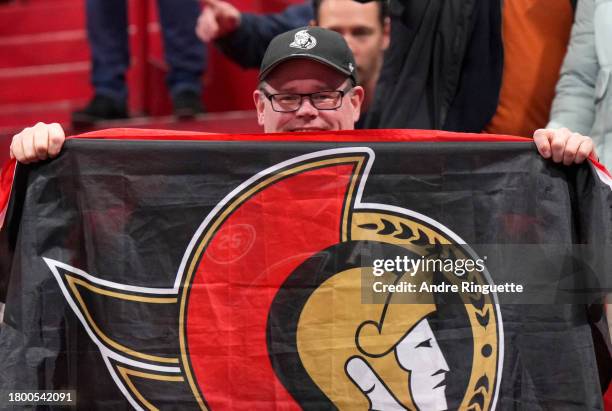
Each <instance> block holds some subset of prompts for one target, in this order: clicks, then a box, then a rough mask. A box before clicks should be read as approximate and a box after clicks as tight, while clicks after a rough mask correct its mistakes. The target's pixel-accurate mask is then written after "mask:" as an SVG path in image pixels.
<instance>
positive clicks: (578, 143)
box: [533, 128, 597, 166]
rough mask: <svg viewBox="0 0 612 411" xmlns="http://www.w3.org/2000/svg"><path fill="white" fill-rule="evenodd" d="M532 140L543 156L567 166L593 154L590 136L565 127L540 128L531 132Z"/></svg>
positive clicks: (578, 162)
mask: <svg viewBox="0 0 612 411" xmlns="http://www.w3.org/2000/svg"><path fill="white" fill-rule="evenodd" d="M533 141H534V142H535V144H536V146H537V148H538V151H539V152H540V154H541V155H542V157H544V158H552V160H553V161H554V162H555V163H561V162H563V164H565V165H566V166H569V165H570V164H572V163H576V164H580V163H582V162H583V161H584V160H586V159H587V158H588V157H589V156H590V155H591V154H593V155H595V158H597V155H596V154H595V146H594V145H593V140H592V139H591V138H590V137H587V136H583V135H582V134H578V133H572V132H571V131H570V130H568V129H567V128H559V129H552V128H545V129H544V128H541V129H539V130H536V132H535V133H533Z"/></svg>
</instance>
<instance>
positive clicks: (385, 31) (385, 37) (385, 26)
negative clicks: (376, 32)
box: [382, 17, 391, 50]
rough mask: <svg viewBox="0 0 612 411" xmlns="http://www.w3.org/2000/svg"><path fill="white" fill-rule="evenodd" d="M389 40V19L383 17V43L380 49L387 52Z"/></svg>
mask: <svg viewBox="0 0 612 411" xmlns="http://www.w3.org/2000/svg"><path fill="white" fill-rule="evenodd" d="M390 38H391V19H390V18H389V17H385V24H383V43H382V49H383V50H387V48H388V47H389V41H390Z"/></svg>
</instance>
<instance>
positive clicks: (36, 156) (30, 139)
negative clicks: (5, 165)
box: [10, 123, 66, 164]
mask: <svg viewBox="0 0 612 411" xmlns="http://www.w3.org/2000/svg"><path fill="white" fill-rule="evenodd" d="M64 140H66V137H65V135H64V130H63V129H62V127H61V126H60V125H59V124H57V123H52V124H45V123H37V124H36V125H35V126H34V127H27V128H25V129H23V131H21V133H19V134H15V135H14V136H13V141H12V142H11V149H10V150H11V151H10V155H11V158H14V159H16V160H17V161H19V162H20V163H25V164H27V163H32V162H36V161H39V160H46V159H47V158H53V157H55V156H57V155H58V154H59V152H60V150H61V148H62V146H63V145H64Z"/></svg>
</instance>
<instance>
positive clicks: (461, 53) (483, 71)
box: [366, 0, 503, 132]
mask: <svg viewBox="0 0 612 411" xmlns="http://www.w3.org/2000/svg"><path fill="white" fill-rule="evenodd" d="M390 13H391V44H390V47H389V50H388V51H387V54H386V56H385V62H384V64H383V68H382V72H381V76H380V80H379V83H378V86H377V90H376V96H375V99H374V102H373V105H372V107H371V109H370V112H369V116H368V121H367V123H366V127H367V128H421V129H443V130H452V131H465V132H480V131H481V130H482V129H483V128H484V126H485V125H486V124H487V123H488V122H489V120H490V119H491V117H492V116H493V114H494V113H495V110H496V107H497V101H498V97H499V89H500V86H501V78H502V69H503V46H502V38H501V2H500V1H491V0H429V1H413V0H391V1H390Z"/></svg>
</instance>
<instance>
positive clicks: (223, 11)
mask: <svg viewBox="0 0 612 411" xmlns="http://www.w3.org/2000/svg"><path fill="white" fill-rule="evenodd" d="M313 11H314V14H313ZM388 14H389V13H388V8H387V3H386V2H384V1H376V2H372V3H367V4H362V3H358V2H356V1H354V0H314V1H312V2H310V1H309V2H306V3H303V4H299V5H294V6H291V7H288V8H287V9H286V10H285V11H283V12H282V13H276V14H267V15H254V14H250V13H241V12H240V11H239V10H238V9H237V8H235V7H234V6H232V5H231V4H229V3H227V2H224V1H220V0H206V1H205V7H204V10H203V11H202V14H201V15H200V18H199V19H198V25H197V28H196V32H197V34H198V36H199V37H200V39H202V40H203V41H205V42H210V41H215V42H216V45H217V46H218V47H219V48H220V49H221V51H222V52H223V53H224V54H225V55H226V56H228V57H229V58H230V59H232V60H233V61H235V62H237V63H238V64H240V65H241V66H243V67H246V68H250V67H257V66H259V65H260V63H261V59H262V57H263V54H264V52H265V49H266V47H267V45H268V43H269V42H270V40H272V38H273V37H274V36H276V35H277V34H280V33H282V32H284V31H286V30H289V29H293V28H296V27H299V26H303V25H305V24H310V25H312V26H315V25H316V26H320V27H323V28H326V29H330V30H333V31H336V32H338V33H340V34H341V35H342V36H343V37H344V39H345V40H346V41H347V43H348V45H349V47H350V49H351V50H352V52H353V55H354V56H355V61H356V63H357V73H358V78H359V84H360V85H361V86H362V87H363V88H364V89H365V96H366V97H365V101H364V104H363V105H362V112H363V113H365V112H366V111H367V110H368V108H369V106H370V102H371V100H372V98H373V97H374V89H375V87H376V83H377V81H378V75H379V73H380V69H381V67H382V63H383V54H384V51H385V50H386V49H387V47H388V46H389V32H390V23H389V17H388ZM363 121H364V118H363V116H362V119H361V122H360V123H362V122H363ZM359 126H360V124H358V125H357V128H360V127H359Z"/></svg>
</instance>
